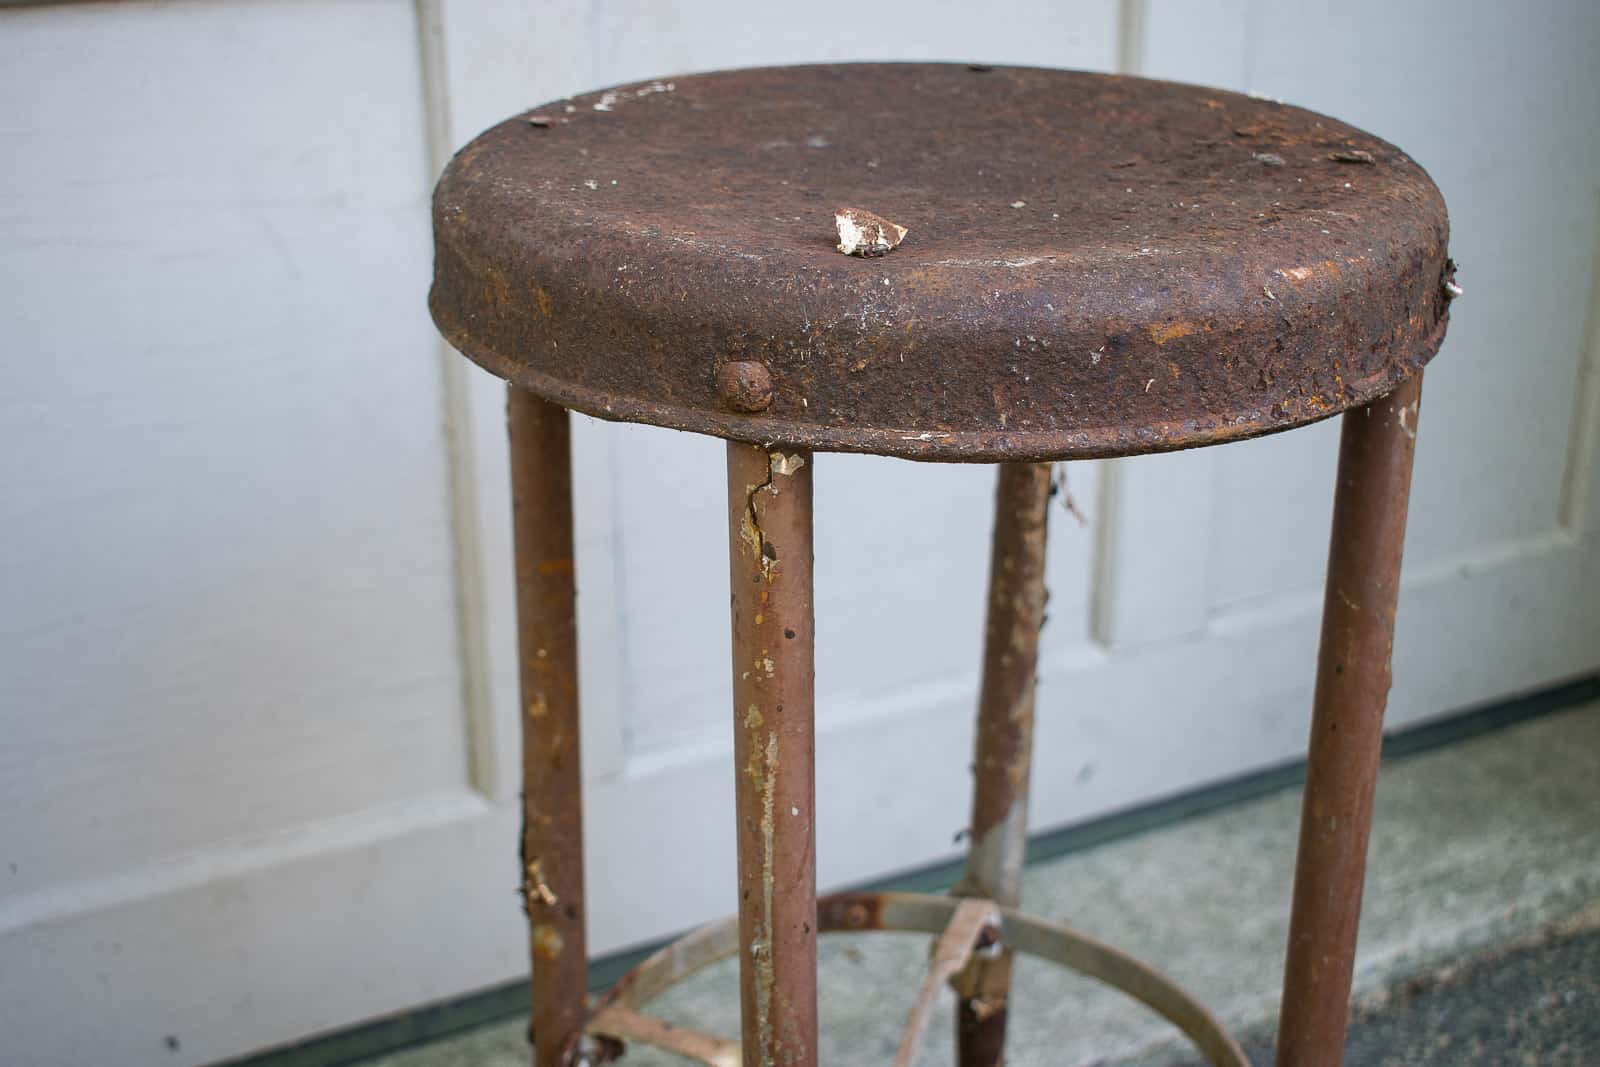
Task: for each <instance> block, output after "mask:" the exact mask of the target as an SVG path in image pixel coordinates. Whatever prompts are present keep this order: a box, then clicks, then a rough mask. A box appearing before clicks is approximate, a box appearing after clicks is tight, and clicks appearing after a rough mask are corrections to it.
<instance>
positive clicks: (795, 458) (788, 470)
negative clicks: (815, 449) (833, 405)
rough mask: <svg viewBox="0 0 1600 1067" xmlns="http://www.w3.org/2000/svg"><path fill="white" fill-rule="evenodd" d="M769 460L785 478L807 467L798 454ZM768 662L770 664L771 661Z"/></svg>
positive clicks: (771, 457) (772, 457) (773, 457)
mask: <svg viewBox="0 0 1600 1067" xmlns="http://www.w3.org/2000/svg"><path fill="white" fill-rule="evenodd" d="M768 458H769V459H770V460H771V465H772V473H773V474H781V475H782V476H783V477H785V478H788V477H790V476H792V475H794V474H796V473H798V472H799V470H800V468H801V467H804V466H805V465H806V457H804V456H802V455H800V454H799V453H798V452H797V453H795V454H794V455H792V456H786V455H784V454H783V453H782V452H773V453H771V454H770V455H769V456H768ZM767 662H768V663H770V662H771V660H768V661H767ZM770 671H771V668H770V667H769V668H768V672H769V673H770Z"/></svg>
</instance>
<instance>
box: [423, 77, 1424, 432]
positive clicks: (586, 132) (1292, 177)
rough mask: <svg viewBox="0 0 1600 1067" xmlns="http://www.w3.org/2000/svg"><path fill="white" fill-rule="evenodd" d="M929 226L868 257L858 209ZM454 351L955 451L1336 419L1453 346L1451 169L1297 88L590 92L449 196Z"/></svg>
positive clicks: (736, 84)
mask: <svg viewBox="0 0 1600 1067" xmlns="http://www.w3.org/2000/svg"><path fill="white" fill-rule="evenodd" d="M847 208H849V209H857V210H858V211H865V212H871V213H873V214H875V215H877V216H881V217H882V218H883V219H886V220H888V221H889V222H890V223H893V224H895V225H897V226H900V227H904V228H905V229H906V231H907V232H906V234H905V237H904V239H903V241H902V242H901V243H900V244H899V245H898V247H896V248H894V249H892V250H890V251H888V252H886V253H885V254H882V255H877V256H872V257H861V256H857V255H846V254H844V253H842V252H841V251H839V248H838V244H839V240H840V236H839V233H838V232H837V230H836V225H835V215H836V212H837V211H839V210H840V209H847ZM434 226H435V235H436V259H435V276H434V284H433V291H432V297H431V306H432V310H433V315H434V319H435V321H436V322H437V323H438V325H439V328H440V329H441V330H442V331H443V333H444V334H445V336H446V337H447V338H448V339H449V340H450V342H451V343H452V344H453V345H455V347H457V348H458V349H460V350H461V351H462V352H463V353H465V354H466V355H467V356H469V357H470V358H472V359H473V360H474V361H476V362H477V363H479V364H480V365H482V366H483V367H485V368H487V369H488V370H490V371H491V372H493V373H495V374H497V375H499V376H501V377H504V378H506V379H508V380H510V381H512V382H515V383H517V384H518V385H521V386H524V387H526V388H528V389H530V390H532V391H533V392H535V393H537V394H539V395H541V396H543V397H545V398H546V399H549V400H552V401H554V402H556V403H559V404H561V405H564V406H567V407H570V408H573V409H576V410H578V411H582V412H586V413H588V414H591V415H596V416H600V417H602V418H611V419H623V420H629V421H637V422H647V423H652V424H656V425H661V426H670V427H676V428H679V429H684V430H693V431H699V432H703V433H710V434H716V435H718V436H722V437H728V438H733V439H737V440H743V441H751V442H757V443H763V444H772V445H779V446H784V445H786V446H791V447H795V448H805V449H814V450H822V451H864V452H874V453H880V454H888V455H897V456H905V457H909V458H916V459H930V460H971V461H1009V460H1045V459H1069V458H1074V459H1075V458H1087V457H1095V456H1110V455H1124V454H1132V453H1140V452H1151V451H1160V450H1164V449H1173V448H1184V447H1190V446H1194V445H1204V444H1211V443H1214V442H1219V441H1225V440H1232V439H1236V438H1242V437H1249V436H1253V435H1257V434H1262V433H1269V432H1273V431H1276V430H1282V429H1287V428H1290V427H1293V426H1297V425H1301V424H1304V423H1308V422H1312V421H1315V420H1317V419H1321V418H1324V417H1326V416H1329V415H1333V414H1336V413H1338V412H1340V411H1343V410H1345V409H1347V408H1350V407H1353V406H1357V405H1360V404H1363V403H1366V402H1367V401H1370V400H1372V399H1374V398H1376V397H1378V396H1381V395H1383V394H1385V393H1387V392H1389V391H1390V390H1392V389H1393V388H1394V387H1395V386H1396V385H1397V384H1398V383H1399V382H1400V381H1402V380H1403V379H1405V378H1406V377H1408V376H1409V375H1411V374H1412V373H1413V372H1414V371H1415V370H1417V369H1418V368H1419V367H1421V365H1422V364H1423V363H1425V362H1426V361H1427V360H1428V359H1429V358H1430V357H1431V356H1432V355H1433V353H1434V352H1435V350H1436V349H1437V348H1438V345H1439V343H1440V340H1441V339H1442V337H1443V334H1444V329H1445V324H1446V318H1447V306H1448V301H1449V296H1448V292H1447V290H1448V289H1449V288H1450V287H1451V286H1452V282H1451V277H1450V272H1451V270H1452V267H1451V264H1450V262H1449V260H1448V259H1447V258H1446V242H1447V238H1448V222H1447V219H1446V214H1445V207H1444V203H1443V201H1442V199H1441V198H1440V196H1439V193H1438V190H1437V189H1436V188H1435V187H1434V185H1433V183H1432V181H1431V180H1430V179H1429V178H1428V175H1427V174H1426V173H1425V172H1424V171H1423V169H1422V168H1421V167H1420V166H1418V165H1417V164H1416V163H1414V162H1413V161H1412V160H1411V159H1410V158H1409V157H1407V156H1406V155H1405V154H1404V153H1403V152H1401V151H1400V150H1399V149H1397V148H1395V147H1394V146H1393V145H1391V144H1388V143H1387V142H1385V141H1382V140H1380V139H1378V138H1376V137H1373V136H1371V135H1370V134H1367V133H1364V132H1362V131H1361V130H1358V129H1355V128H1353V127H1351V126H1348V125H1346V124H1344V123H1342V122H1338V121H1336V120H1334V119H1331V118H1327V117H1326V116H1322V115H1318V114H1315V113H1313V112H1309V111H1305V110H1301V109H1299V108H1294V107H1288V106H1285V105H1282V104H1277V103H1273V102H1270V101H1265V100H1260V99H1256V98H1253V97H1247V96H1241V95H1238V94H1234V93H1228V92H1222V91H1218V90H1213V89H1202V88H1198V87H1193V86H1185V85H1177V84H1172V83H1166V82H1158V81H1150V80H1145V79H1140V78H1130V77H1120V76H1112V75H1103V74H1086V73H1078V72H1071V71H1056V70H1038V69H1027V68H1005V67H996V68H987V67H968V66H963V65H958V64H882V65H879V64H861V65H838V66H810V67H789V68H767V69H761V70H749V71H734V72H727V73H717V74H704V75H695V76H690V77H682V78H678V79H676V80H673V81H658V82H648V83H640V84H638V85H632V86H627V87H623V88H618V89H613V90H608V91H605V92H600V93H592V94H589V95H585V96H579V97H573V98H572V99H570V100H566V101H557V102H555V103H552V104H549V105H546V106H544V107H541V108H537V109H535V110H534V111H533V112H530V113H527V114H524V115H522V116H519V117H518V118H515V119H512V120H509V121H507V122H504V123H502V124H500V125H499V126H496V127H494V128H493V129H491V130H489V131H487V132H486V133H484V134H483V135H482V136H480V137H479V138H478V139H477V140H475V141H473V142H472V143H471V144H469V145H468V146H467V147H466V148H464V149H463V150H462V151H461V152H460V153H459V154H458V155H457V156H456V158H455V160H454V161H453V162H452V163H451V164H450V167H449V169H448V170H447V171H446V173H445V175H444V177H443V179H442V180H441V181H440V183H439V186H438V190H437V193H436V195H435V202H434Z"/></svg>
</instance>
